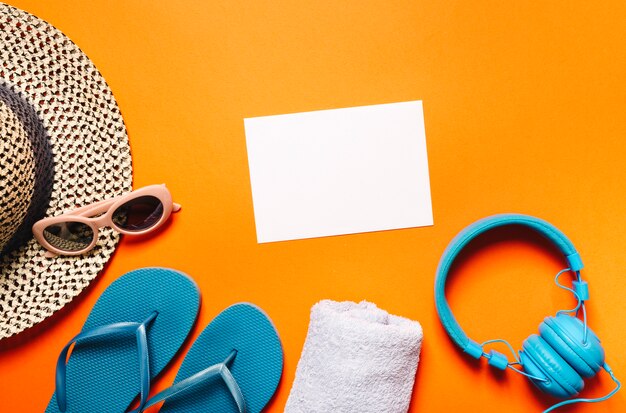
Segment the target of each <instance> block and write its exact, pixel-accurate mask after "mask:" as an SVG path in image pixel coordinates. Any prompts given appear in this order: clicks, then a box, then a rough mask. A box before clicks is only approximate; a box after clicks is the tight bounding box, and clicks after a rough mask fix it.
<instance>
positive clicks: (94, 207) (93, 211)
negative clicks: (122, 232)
mask: <svg viewBox="0 0 626 413" xmlns="http://www.w3.org/2000/svg"><path fill="white" fill-rule="evenodd" d="M117 199H118V198H112V199H105V200H104V201H98V202H95V203H93V204H89V205H85V206H84V207H80V208H78V209H74V210H72V211H69V212H66V213H65V214H63V215H80V216H84V217H90V216H93V215H98V214H101V213H103V212H106V211H107V210H108V209H109V208H110V207H111V205H113V204H114V203H115V201H116V200H117Z"/></svg>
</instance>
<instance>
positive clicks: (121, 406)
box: [46, 268, 200, 413]
mask: <svg viewBox="0 0 626 413" xmlns="http://www.w3.org/2000/svg"><path fill="white" fill-rule="evenodd" d="M199 307H200V293H199V290H198V287H197V285H196V284H195V282H194V281H193V280H192V279H191V278H189V277H188V276H186V275H185V274H183V273H181V272H178V271H174V270H170V269H165V268H142V269H138V270H135V271H131V272H129V273H127V274H126V275H123V276H121V277H120V278H118V279H117V280H116V281H114V282H113V283H112V284H111V285H110V286H109V287H108V288H107V289H106V290H105V291H104V292H103V293H102V295H101V296H100V298H99V299H98V301H97V302H96V304H95V305H94V307H93V309H92V310H91V313H90V314H89V317H88V318H87V321H85V325H84V326H83V330H82V331H87V330H90V329H93V328H95V327H100V326H103V325H107V324H112V323H119V322H138V323H141V322H143V321H144V320H146V319H147V318H148V317H149V316H150V314H152V313H153V312H154V311H157V312H158V315H157V317H156V318H155V320H154V321H153V322H152V324H151V325H150V326H149V327H148V329H147V338H148V348H149V355H150V374H151V377H153V378H154V377H155V376H156V375H157V374H159V372H160V371H161V370H163V368H164V367H165V366H166V365H167V364H168V363H169V361H170V360H171V359H172V358H173V357H174V355H175V354H176V352H177V351H178V350H179V349H180V347H181V346H182V345H183V342H184V341H185V338H186V337H187V335H188V334H189V332H190V331H191V328H192V326H193V324H194V323H195V320H196V317H197V315H198V310H199ZM66 382H67V410H66V413H87V412H89V413H100V412H102V413H118V412H119V413H122V412H124V411H125V410H126V409H127V407H128V406H129V405H130V403H131V402H132V401H133V399H134V398H135V397H136V396H137V395H138V393H139V389H140V379H139V359H138V352H137V342H136V338H135V337H134V335H131V336H128V337H123V338H119V337H114V338H104V339H93V340H90V341H89V342H88V343H84V344H80V345H77V346H75V348H74V351H73V352H72V354H71V355H70V358H69V361H68V363H67V380H66ZM59 412H60V411H59V408H58V406H57V400H56V395H53V396H52V400H50V403H49V405H48V408H47V409H46V413H59Z"/></svg>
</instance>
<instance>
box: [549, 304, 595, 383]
mask: <svg viewBox="0 0 626 413" xmlns="http://www.w3.org/2000/svg"><path fill="white" fill-rule="evenodd" d="M539 333H540V334H541V337H542V338H543V339H544V340H545V341H546V342H547V343H548V344H549V345H550V346H551V347H552V348H553V349H554V350H556V352H557V353H559V355H560V356H561V357H563V359H565V361H566V362H567V363H569V365H570V366H572V367H573V368H574V370H576V372H577V373H578V374H580V375H581V376H583V377H592V376H594V375H595V374H596V373H597V372H598V371H599V370H600V368H602V366H603V365H604V349H603V348H602V345H601V344H600V340H599V339H598V336H596V335H595V334H594V332H593V331H591V330H590V329H589V328H587V342H586V343H584V344H583V336H584V324H583V322H582V321H580V320H579V319H578V318H576V317H571V316H568V315H565V314H559V315H557V316H556V317H546V318H545V319H544V321H543V323H541V325H539Z"/></svg>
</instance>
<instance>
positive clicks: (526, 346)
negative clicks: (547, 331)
mask: <svg viewBox="0 0 626 413" xmlns="http://www.w3.org/2000/svg"><path fill="white" fill-rule="evenodd" d="M520 363H521V364H522V366H523V367H524V370H525V371H526V372H527V373H529V374H531V375H533V376H538V377H545V378H547V379H548V381H547V382H542V381H539V380H532V382H533V383H534V384H535V385H536V386H537V387H539V389H541V390H542V391H544V392H545V393H548V394H550V395H552V396H554V397H558V398H561V399H567V398H570V397H573V396H576V395H577V394H578V393H579V392H580V391H581V390H582V389H583V387H584V382H583V378H582V377H581V376H580V375H579V374H578V373H576V371H575V370H574V369H573V368H572V367H571V366H570V365H569V364H567V362H566V361H565V360H564V359H563V358H562V357H561V356H560V355H559V354H558V353H557V352H556V351H555V350H554V349H553V348H552V347H550V345H549V344H548V343H546V341H545V340H544V339H543V338H541V337H539V336H538V335H536V334H533V335H531V336H530V337H528V338H527V339H526V340H525V341H524V343H523V344H522V351H520Z"/></svg>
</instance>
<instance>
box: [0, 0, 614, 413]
mask: <svg viewBox="0 0 626 413" xmlns="http://www.w3.org/2000/svg"><path fill="white" fill-rule="evenodd" d="M9 2H10V3H12V4H14V5H16V6H18V7H21V8H23V9H25V10H27V11H29V12H31V13H33V14H36V15H38V16H40V17H42V18H44V19H46V20H48V21H49V22H51V23H52V24H54V25H55V26H56V27H58V28H59V29H60V30H62V31H63V32H64V33H66V34H67V35H68V36H69V37H70V38H72V39H73V40H74V41H75V42H76V43H77V44H78V45H79V46H80V47H81V48H82V49H83V50H84V51H85V52H86V53H87V55H88V56H90V57H91V59H92V60H93V61H94V62H95V64H96V66H97V67H98V68H99V69H100V71H101V72H102V73H103V75H104V77H105V78H106V79H107V81H108V83H109V85H110V86H111V88H112V90H113V92H114V94H115V96H116V98H117V101H118V103H119V105H120V108H121V110H122V113H123V115H124V119H125V122H126V125H127V127H128V131H129V135H130V140H131V145H132V154H133V164H134V170H135V175H134V176H135V178H134V186H135V187H140V186H142V185H146V184H151V183H161V182H165V183H167V185H168V187H169V188H170V189H171V191H172V193H173V195H174V198H175V199H176V201H177V202H180V203H181V204H182V205H183V211H182V212H181V213H180V214H177V215H176V216H174V218H173V222H172V225H170V226H169V227H168V228H167V230H166V231H164V232H163V233H161V234H159V235H158V236H156V237H154V238H152V239H149V240H144V241H141V242H137V241H132V240H130V239H125V240H123V241H122V243H121V245H120V247H119V249H118V252H117V253H116V255H115V256H114V257H113V259H112V260H111V264H110V265H109V266H108V268H107V269H106V271H105V272H104V273H103V274H102V275H101V276H100V277H99V278H98V280H97V281H96V282H95V283H94V286H93V288H91V289H90V290H89V291H87V292H86V293H84V294H83V295H82V296H81V297H80V299H79V300H77V302H76V303H74V304H73V305H72V306H71V307H70V308H71V311H65V312H64V313H63V315H62V316H60V317H55V318H54V320H53V321H52V322H49V323H47V324H46V325H45V326H44V327H43V328H40V329H38V330H37V331H36V334H34V335H31V336H28V337H24V338H22V339H20V340H18V341H17V342H16V341H13V342H12V343H11V346H9V347H8V348H6V346H4V347H5V348H3V349H2V350H0V389H1V392H2V396H1V397H0V411H2V412H5V411H6V412H9V411H11V412H38V411H43V409H44V408H45V406H46V405H47V403H48V400H49V398H50V395H51V394H52V392H53V374H54V365H55V360H56V357H57V354H58V352H59V351H60V349H61V348H62V346H63V345H64V344H65V343H66V342H67V341H68V340H69V339H70V338H71V337H72V336H73V335H74V334H75V333H76V332H78V331H79V330H80V328H81V326H82V323H83V322H84V320H85V318H86V317H87V314H88V313H89V311H90V309H91V307H92V306H93V304H94V302H95V301H96V299H97V298H98V296H99V295H100V294H101V292H102V291H103V290H104V289H105V288H106V287H107V286H108V285H109V284H110V283H111V282H112V281H113V280H115V279H116V278H117V277H119V276H120V275H122V274H124V273H126V272H127V271H130V270H132V269H134V268H137V267H142V266H167V267H173V268H177V269H180V270H182V271H185V272H187V273H188V274H190V275H192V276H193V277H194V278H195V279H196V281H197V283H198V284H199V285H200V288H201V290H202V294H203V304H202V310H201V316H200V318H199V321H198V324H197V326H196V329H195V330H194V332H193V336H194V337H195V336H197V335H198V334H199V332H200V331H201V329H202V328H203V327H204V326H205V325H206V324H207V323H208V322H209V321H210V320H211V319H212V318H213V317H214V316H215V315H216V314H217V313H218V312H219V311H221V310H222V309H223V308H225V307H226V306H228V305H230V304H232V303H234V302H238V301H251V302H254V303H257V304H259V305H260V306H262V307H263V308H264V309H265V310H267V312H268V313H269V314H270V315H271V316H272V318H273V319H274V321H275V323H276V325H277V327H278V329H279V331H280V334H281V337H282V341H283V345H284V350H285V369H284V375H283V380H282V384H281V386H280V388H279V391H278V393H277V396H276V397H275V399H274V401H273V403H272V404H271V405H270V407H269V408H268V409H267V411H268V412H281V411H282V410H283V407H284V405H285V402H286V400H287V396H288V394H289V389H290V387H291V383H292V381H293V379H294V373H295V368H296V364H297V362H298V359H299V355H300V351H301V349H302V345H303V342H304V337H305V334H306V330H307V325H308V320H309V309H310V307H311V305H312V304H314V303H315V302H316V301H318V300H320V299H323V298H332V299H336V300H362V299H367V300H370V301H373V302H375V303H377V304H378V305H379V306H380V307H382V308H384V309H387V310H388V311H390V312H392V313H395V314H399V315H403V316H406V317H410V318H413V319H416V320H419V321H420V322H421V323H422V326H423V328H424V332H425V341H424V346H423V352H422V358H421V362H420V365H419V369H418V374H417V379H416V385H415V392H414V395H413V401H412V408H411V411H412V412H452V411H461V410H463V411H475V412H503V411H506V412H512V413H515V412H528V411H531V412H539V411H541V410H542V409H543V408H546V407H547V406H549V405H550V402H551V400H549V399H547V398H545V397H542V396H540V395H539V393H538V392H537V391H536V390H534V388H533V387H532V386H531V385H529V382H527V380H526V379H524V378H523V377H521V376H517V375H514V374H512V373H510V374H509V373H507V374H501V375H499V374H495V373H494V372H493V371H491V370H489V369H488V368H487V366H486V365H485V363H482V362H481V363H472V362H469V360H468V359H466V358H465V357H464V356H463V355H462V354H461V353H460V352H459V351H458V350H457V349H456V348H455V347H454V346H453V345H452V344H451V342H450V341H449V340H448V338H447V336H446V334H445V333H444V331H443V329H442V328H441V325H440V324H439V321H438V319H437V317H436V314H435V311H434V302H433V281H434V274H435V268H436V266H437V262H438V260H439V257H440V254H441V253H442V251H443V250H444V248H445V246H446V245H447V243H448V242H449V241H450V239H451V238H452V237H453V236H454V235H455V234H456V233H457V232H458V231H459V230H461V229H462V228H463V227H464V226H465V225H467V224H470V223H471V222H473V221H474V220H476V219H479V218H482V217H484V216H487V215H490V214H494V213H499V212H522V213H528V214H534V215H537V216H540V217H543V218H545V219H547V220H549V221H551V222H553V223H554V224H555V225H557V226H558V227H560V228H561V229H562V230H563V231H564V232H566V233H567V234H568V235H569V236H570V237H571V239H572V240H573V241H574V243H575V245H576V246H577V247H578V249H579V251H580V252H581V255H582V257H583V260H584V261H585V264H586V270H585V271H584V273H583V274H584V276H585V277H586V279H587V280H588V281H589V283H590V286H591V294H592V299H591V301H590V302H589V306H588V310H589V315H590V316H589V319H590V325H591V327H592V328H593V329H594V330H595V331H596V332H597V333H598V335H599V336H600V337H601V338H602V339H603V343H604V346H605V349H606V352H607V360H608V361H609V363H610V364H611V365H612V367H613V369H614V370H615V372H616V373H617V375H618V377H621V378H622V380H624V381H626V358H625V356H626V352H625V351H624V345H623V343H624V342H625V341H626V331H625V329H624V321H623V320H624V311H625V310H626V306H625V304H624V298H623V297H624V296H626V284H625V283H624V275H625V274H624V273H625V271H626V254H625V253H624V250H625V248H626V203H625V199H624V198H625V197H624V185H625V184H624V182H625V181H626V166H625V165H624V161H625V155H626V115H625V111H624V110H625V108H626V82H625V81H624V76H625V74H626V53H625V51H626V2H624V1H622V0H619V1H603V2H590V1H587V0H585V1H567V2H539V1H522V2H520V1H495V0H494V1H485V0H480V1H479V0H475V1H467V2H452V1H447V2H445V1H422V0H418V1H416V0H412V1H409V0H406V1H393V0H380V1H371V0H351V1H344V0H342V1H337V0H333V1H327V0H315V1H289V0H283V1H277V0H274V1H265V0H249V1H234V0H223V1H184V2H183V1H178V2H177V1H167V2H166V1H160V2H152V1H122V0H117V1H103V0H98V1H78V0H76V1H52V0H48V1H37V0H29V1H26V0H24V1H22V0H20V1H16V0H13V1H11V0H9ZM416 99H422V100H423V102H424V112H425V122H426V133H427V144H428V155H429V162H430V176H431V187H432V198H433V209H434V216H435V225H434V226H433V227H428V228H415V229H407V230H399V231H387V232H379V233H368V234H358V235H347V236H339V237H331V238H319V239H310V240H302V241H293V242H281V243H273V244H263V245H259V244H257V243H256V237H255V228H254V217H253V210H252V199H251V191H250V181H249V176H248V166H247V155H246V147H245V137H244V128H243V118H244V117H251V116H260V115H270V114H279V113H290V112H300V111H309V110H316V109H328V108H337V107H346V106H358V105H368V104H377V103H386V102H397V101H408V100H416ZM478 244H479V245H482V246H483V248H480V249H477V248H474V249H473V250H474V253H473V254H467V255H466V256H465V259H464V260H463V263H462V265H460V266H459V268H458V271H457V274H456V276H454V277H453V281H452V283H451V285H450V288H449V298H450V301H451V304H452V307H453V309H454V310H455V312H456V315H457V317H458V319H459V321H460V322H461V324H462V325H463V326H464V327H465V328H466V330H467V332H468V333H469V334H470V335H471V336H473V337H474V338H475V339H476V340H486V339H490V338H496V337H501V338H507V339H509V340H510V341H511V342H512V343H513V344H514V346H515V347H517V348H519V347H520V345H521V342H522V340H523V339H524V338H525V337H526V336H528V335H529V334H531V333H533V332H536V329H537V326H538V324H539V322H540V321H541V320H542V318H543V317H544V316H546V315H549V314H553V313H554V312H555V311H556V310H557V309H559V308H565V307H568V306H571V305H572V302H573V300H572V299H571V298H570V297H569V296H568V295H567V294H566V293H565V292H563V291H561V290H559V289H557V288H556V287H555V286H554V284H553V283H552V277H553V276H554V274H555V273H556V272H557V271H558V270H559V269H560V268H561V267H563V265H564V263H563V261H562V260H561V259H560V258H559V256H558V254H557V253H556V252H555V251H553V250H551V249H549V248H545V247H546V244H545V243H544V242H543V241H542V240H541V239H540V238H538V237H536V236H534V235H532V234H529V233H527V232H526V231H518V230H516V231H510V232H506V231H504V232H503V231H501V232H498V233H496V234H493V235H492V236H489V237H487V238H486V239H483V241H481V242H479V243H478ZM187 345H189V343H188V344H187ZM183 352H184V351H183ZM181 361H182V357H180V356H179V358H178V359H177V360H176V363H175V364H174V365H173V366H172V367H171V368H170V369H169V370H168V371H167V374H165V375H164V376H163V377H162V378H161V380H160V381H159V382H158V385H157V386H156V389H161V388H163V387H164V386H166V385H168V384H169V383H171V382H172V380H173V379H174V376H175V373H176V371H177V369H178V366H179V365H180V362H181ZM612 386H613V384H612V382H611V381H610V379H609V378H608V376H607V375H606V374H601V375H600V376H599V378H596V379H593V380H590V381H589V380H588V381H587V387H586V390H585V392H584V393H583V394H584V395H585V396H597V395H601V394H605V393H607V392H608V391H609V390H610V389H611V388H612ZM625 410H626V396H624V391H622V392H621V394H618V396H616V397H615V398H613V399H612V400H611V401H609V402H605V403H603V404H601V405H596V406H590V405H587V406H584V405H583V406H580V407H573V408H564V409H562V410H560V411H563V412H567V411H569V412H573V411H576V412H591V411H594V412H596V411H602V412H618V411H620V412H623V411H625ZM357 413H358V412H357Z"/></svg>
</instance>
